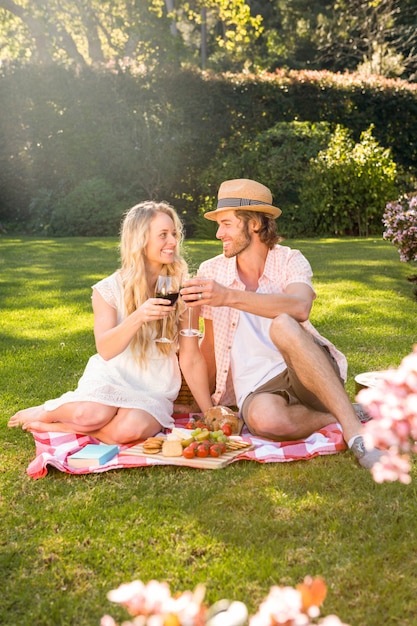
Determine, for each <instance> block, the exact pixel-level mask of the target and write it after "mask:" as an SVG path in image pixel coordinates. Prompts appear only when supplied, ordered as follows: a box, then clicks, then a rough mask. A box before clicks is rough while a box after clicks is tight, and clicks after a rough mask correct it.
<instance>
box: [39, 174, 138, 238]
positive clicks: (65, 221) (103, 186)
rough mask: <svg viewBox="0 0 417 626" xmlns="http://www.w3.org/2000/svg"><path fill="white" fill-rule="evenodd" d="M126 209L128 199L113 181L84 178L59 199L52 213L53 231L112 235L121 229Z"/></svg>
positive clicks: (60, 233)
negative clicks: (113, 184)
mask: <svg viewBox="0 0 417 626" xmlns="http://www.w3.org/2000/svg"><path fill="white" fill-rule="evenodd" d="M125 210H126V204H125V202H122V201H121V200H120V199H119V198H118V197H117V195H116V192H115V190H114V188H113V187H112V186H111V185H110V183H108V182H107V181H105V180H103V179H102V178H98V177H97V178H92V179H90V180H84V181H83V182H81V183H80V184H79V185H78V186H77V187H75V188H74V189H73V190H72V191H70V192H69V193H68V194H67V195H66V196H64V197H62V198H61V199H60V200H59V201H58V202H57V205H56V207H55V208H54V209H53V210H52V213H51V221H50V234H51V235H59V236H61V237H71V236H74V235H81V236H83V237H92V236H94V235H97V233H100V234H101V235H102V236H104V237H105V236H111V235H114V233H117V232H118V230H119V227H120V222H121V219H122V215H123V213H124V212H125Z"/></svg>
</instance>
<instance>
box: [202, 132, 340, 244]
mask: <svg viewBox="0 0 417 626" xmlns="http://www.w3.org/2000/svg"><path fill="white" fill-rule="evenodd" d="M330 136H331V127H330V125H329V124H327V123H326V122H319V123H316V124H315V123H311V122H300V121H297V120H294V121H292V122H279V123H277V124H275V125H274V126H272V127H271V128H269V129H268V130H265V131H263V132H261V133H258V134H256V135H241V134H238V135H237V136H236V138H234V139H233V140H231V141H230V142H227V143H225V145H224V146H222V148H221V149H220V150H219V151H218V153H217V156H216V158H215V159H214V160H213V162H212V163H211V165H210V167H209V168H207V170H206V171H205V173H204V176H203V183H205V185H204V187H205V188H206V189H209V190H210V191H211V192H212V194H213V196H212V197H209V198H204V199H203V201H202V202H201V205H203V207H204V210H208V208H207V206H206V205H207V201H208V200H210V201H211V202H212V203H213V204H214V203H215V194H216V193H217V187H218V185H220V183H221V182H222V181H223V180H227V179H230V178H252V179H255V180H258V181H259V182H261V183H262V184H264V185H266V186H267V187H269V188H270V189H271V192H272V196H273V199H274V204H275V205H276V206H279V207H280V209H282V215H281V217H280V219H279V228H280V231H281V232H282V233H283V234H285V235H286V236H292V237H294V236H297V235H300V234H301V235H311V234H314V231H313V228H312V225H311V224H309V211H308V210H303V208H302V207H300V198H299V192H300V181H301V180H302V179H303V177H304V176H305V174H306V171H307V170H308V168H309V162H310V159H311V158H313V157H315V156H316V155H317V154H318V152H319V151H320V150H321V149H322V148H324V147H326V146H327V144H328V141H329V139H330ZM214 185H216V187H215V186H214ZM307 209H308V207H307ZM200 212H204V211H201V209H200ZM201 230H203V232H206V228H204V227H202V226H201V224H200V225H199V224H197V226H196V233H200V232H201Z"/></svg>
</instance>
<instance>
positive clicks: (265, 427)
mask: <svg viewBox="0 0 417 626" xmlns="http://www.w3.org/2000/svg"><path fill="white" fill-rule="evenodd" d="M280 214H281V210H280V209H278V208H277V207H274V206H273V205H272V195H271V192H270V190H269V189H268V188H267V187H265V186H264V185H262V184H260V183H258V182H256V181H253V180H248V179H237V180H228V181H225V182H223V183H222V185H221V186H220V189H219V193H218V205H217V208H216V210H214V211H210V212H208V213H206V214H205V216H204V217H205V218H207V219H208V220H215V221H217V224H218V230H217V233H216V237H217V238H218V239H220V240H221V241H222V243H223V254H221V255H219V256H217V257H215V258H213V259H210V260H208V261H205V262H203V263H202V264H201V267H200V270H199V276H200V277H197V278H195V279H192V280H190V281H189V282H188V283H187V287H188V290H187V291H188V293H186V292H184V295H185V298H184V299H185V300H186V301H187V295H189V296H190V300H189V301H188V302H189V303H190V305H191V306H193V305H192V304H191V296H192V295H194V298H195V294H196V293H197V294H198V301H197V302H195V305H194V306H196V305H201V306H202V309H201V314H202V316H203V318H204V324H205V333H204V339H203V341H202V345H201V349H202V352H203V353H204V355H205V357H206V360H207V362H208V365H209V371H210V373H211V383H212V386H213V387H214V383H215V390H214V394H213V401H214V404H224V405H234V404H237V406H238V407H239V411H240V414H241V416H242V417H243V419H244V421H245V423H246V425H247V427H248V428H249V430H250V432H251V433H253V434H256V435H259V436H262V437H267V438H270V439H273V440H276V441H288V440H296V439H302V438H305V437H308V436H309V435H311V434H312V433H313V432H315V431H317V430H319V429H320V428H323V427H324V426H327V425H328V424H331V423H333V422H335V421H337V422H339V423H340V425H341V427H342V430H343V436H344V439H345V441H346V442H347V444H348V446H349V448H350V449H351V450H352V452H353V454H354V455H355V456H356V458H357V459H358V461H359V463H360V464H361V465H362V466H363V467H366V468H371V467H372V466H373V465H374V463H375V462H377V461H378V460H379V459H380V456H381V452H380V451H378V450H366V449H365V447H364V442H363V437H362V436H361V432H362V424H361V422H360V420H359V418H358V417H357V415H356V412H355V409H354V406H353V405H352V404H351V402H350V400H349V397H348V395H347V394H346V392H345V389H344V382H345V380H346V375H347V363H346V359H345V357H344V356H343V354H342V353H341V352H339V351H338V350H337V349H336V348H335V347H334V346H333V345H332V344H331V343H330V342H329V341H327V340H326V339H325V338H323V337H321V336H320V334H319V333H318V332H317V330H316V329H315V328H314V327H313V325H312V324H311V323H310V321H309V314H310V310H311V307H312V304H313V301H314V299H315V297H316V295H315V292H314V289H313V285H312V282H311V279H312V271H311V267H310V264H309V262H308V261H307V259H306V258H305V257H304V256H303V255H302V254H301V252H299V251H298V250H291V249H290V248H289V247H287V246H281V245H279V244H278V241H279V239H280V238H279V236H278V234H277V229H276V222H275V218H277V217H278V216H279V215H280ZM191 287H192V288H193V292H192V291H191Z"/></svg>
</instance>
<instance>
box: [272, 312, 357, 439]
mask: <svg viewBox="0 0 417 626" xmlns="http://www.w3.org/2000/svg"><path fill="white" fill-rule="evenodd" d="M271 339H272V341H273V342H274V344H275V345H276V346H277V348H278V349H279V350H280V351H281V353H282V354H283V356H284V358H285V361H286V362H287V363H288V364H290V365H291V367H292V368H293V370H294V371H295V372H296V374H297V376H298V378H299V380H300V382H301V383H302V384H303V385H304V387H305V388H306V389H308V390H309V391H311V392H312V393H314V394H315V395H316V396H317V398H318V399H319V400H320V401H321V402H322V404H323V405H324V406H325V407H326V408H327V409H328V411H329V413H331V414H332V415H333V416H334V417H335V418H336V421H337V422H339V424H340V425H341V427H342V430H343V436H344V438H345V441H346V442H348V441H349V440H350V439H351V438H352V437H353V436H354V435H359V434H361V433H362V430H363V428H362V424H361V422H360V420H359V419H358V417H357V415H356V413H355V411H354V409H353V406H352V403H351V402H350V400H349V396H348V395H347V393H346V391H345V389H344V387H343V385H342V383H341V381H340V380H339V378H338V377H337V375H336V373H335V371H334V370H333V368H332V366H331V365H330V363H329V361H328V360H327V359H326V357H325V356H324V354H323V352H322V351H321V349H320V348H319V346H318V345H317V344H316V343H315V341H314V340H313V338H312V336H311V335H310V333H308V332H307V331H306V330H304V328H302V326H300V324H299V323H298V322H297V321H296V320H294V319H293V318H291V317H290V316H288V315H280V316H279V317H277V318H275V319H274V320H273V322H272V325H271Z"/></svg>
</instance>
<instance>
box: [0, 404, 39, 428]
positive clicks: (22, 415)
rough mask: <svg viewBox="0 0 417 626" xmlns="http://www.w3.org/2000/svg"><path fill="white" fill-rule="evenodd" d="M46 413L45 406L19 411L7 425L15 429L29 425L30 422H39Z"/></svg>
mask: <svg viewBox="0 0 417 626" xmlns="http://www.w3.org/2000/svg"><path fill="white" fill-rule="evenodd" d="M45 413H46V411H45V409H44V408H43V404H41V405H39V406H32V407H30V408H28V409H22V411H18V412H17V413H15V414H14V415H13V416H12V417H11V418H10V419H9V422H8V424H7V426H8V427H9V428H14V427H16V426H25V425H26V424H29V422H33V421H39V420H41V418H42V417H43V415H44V414H45Z"/></svg>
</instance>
